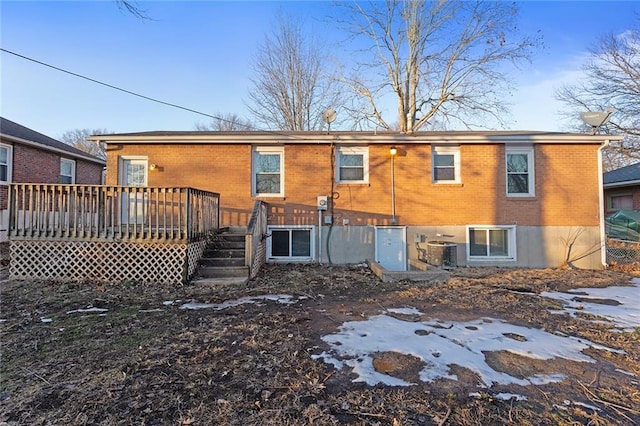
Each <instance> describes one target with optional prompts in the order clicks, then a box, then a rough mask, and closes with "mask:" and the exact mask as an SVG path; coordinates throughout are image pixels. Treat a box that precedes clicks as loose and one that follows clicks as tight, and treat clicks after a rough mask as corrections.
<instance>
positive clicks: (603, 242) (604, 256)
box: [598, 139, 611, 268]
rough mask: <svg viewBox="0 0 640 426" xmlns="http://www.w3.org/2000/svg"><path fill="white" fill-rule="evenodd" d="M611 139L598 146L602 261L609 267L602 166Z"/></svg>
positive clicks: (604, 265)
mask: <svg viewBox="0 0 640 426" xmlns="http://www.w3.org/2000/svg"><path fill="white" fill-rule="evenodd" d="M610 143H611V140H610V139H605V140H604V141H603V143H602V145H600V148H598V201H599V203H598V204H599V210H598V215H599V217H600V248H601V250H600V263H601V264H602V266H603V267H604V268H606V267H607V235H606V233H605V230H604V177H603V167H602V151H603V150H604V149H605V148H606V147H608V146H609V144H610Z"/></svg>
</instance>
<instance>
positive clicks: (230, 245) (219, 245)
mask: <svg viewBox="0 0 640 426" xmlns="http://www.w3.org/2000/svg"><path fill="white" fill-rule="evenodd" d="M207 247H208V248H210V249H220V250H224V249H244V240H242V241H214V242H211V243H209V245H208V246H207Z"/></svg>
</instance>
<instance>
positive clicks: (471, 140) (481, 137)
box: [87, 132, 622, 145]
mask: <svg viewBox="0 0 640 426" xmlns="http://www.w3.org/2000/svg"><path fill="white" fill-rule="evenodd" d="M87 139H88V140H92V141H96V142H106V143H110V144H119V143H120V144H163V143H169V144H230V145H238V144H242V145H244V144H314V143H316V144H322V143H324V144H352V145H363V144H366V145H377V144H382V145H384V144H402V143H404V144H434V143H437V144H443V145H446V144H459V145H462V144H482V143H498V144H507V143H508V144H532V143H536V144H547V143H549V144H604V143H607V142H608V141H612V140H621V139H622V137H621V136H620V137H618V136H606V137H605V136H599V135H582V134H580V135H578V134H562V133H559V134H554V133H550V134H519V133H509V132H506V133H505V134H489V135H487V134H483V133H479V134H451V135H447V134H442V133H440V134H412V135H397V134H396V135H380V134H378V135H371V134H362V135H358V134H322V135H318V134H310V135H304V134H278V133H273V134H262V133H261V134H255V135H251V134H246V133H242V134H238V135H232V134H228V133H227V134H224V135H211V134H202V135H197V134H196V135H194V134H184V135H180V134H172V135H104V136H90V137H89V138H87Z"/></svg>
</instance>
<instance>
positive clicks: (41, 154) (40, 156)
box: [0, 141, 103, 209]
mask: <svg viewBox="0 0 640 426" xmlns="http://www.w3.org/2000/svg"><path fill="white" fill-rule="evenodd" d="M3 143H7V142H6V141H3ZM60 158H61V155H60V154H58V153H54V152H49V151H44V150H41V149H37V148H34V147H30V146H26V145H21V144H13V163H12V173H13V175H12V177H11V182H14V183H60ZM64 158H69V159H73V158H71V157H66V156H64ZM75 161H76V183H78V184H88V185H99V184H100V183H101V180H102V169H103V166H102V165H100V164H97V163H92V162H89V161H86V160H81V159H75ZM7 194H8V187H7V186H0V209H6V208H7Z"/></svg>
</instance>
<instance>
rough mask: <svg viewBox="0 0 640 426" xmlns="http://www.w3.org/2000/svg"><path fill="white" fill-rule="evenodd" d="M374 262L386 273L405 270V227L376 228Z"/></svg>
mask: <svg viewBox="0 0 640 426" xmlns="http://www.w3.org/2000/svg"><path fill="white" fill-rule="evenodd" d="M376 262H378V263H379V264H380V265H382V267H384V269H386V270H387V271H406V270H407V228H406V227H404V226H377V227H376Z"/></svg>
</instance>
